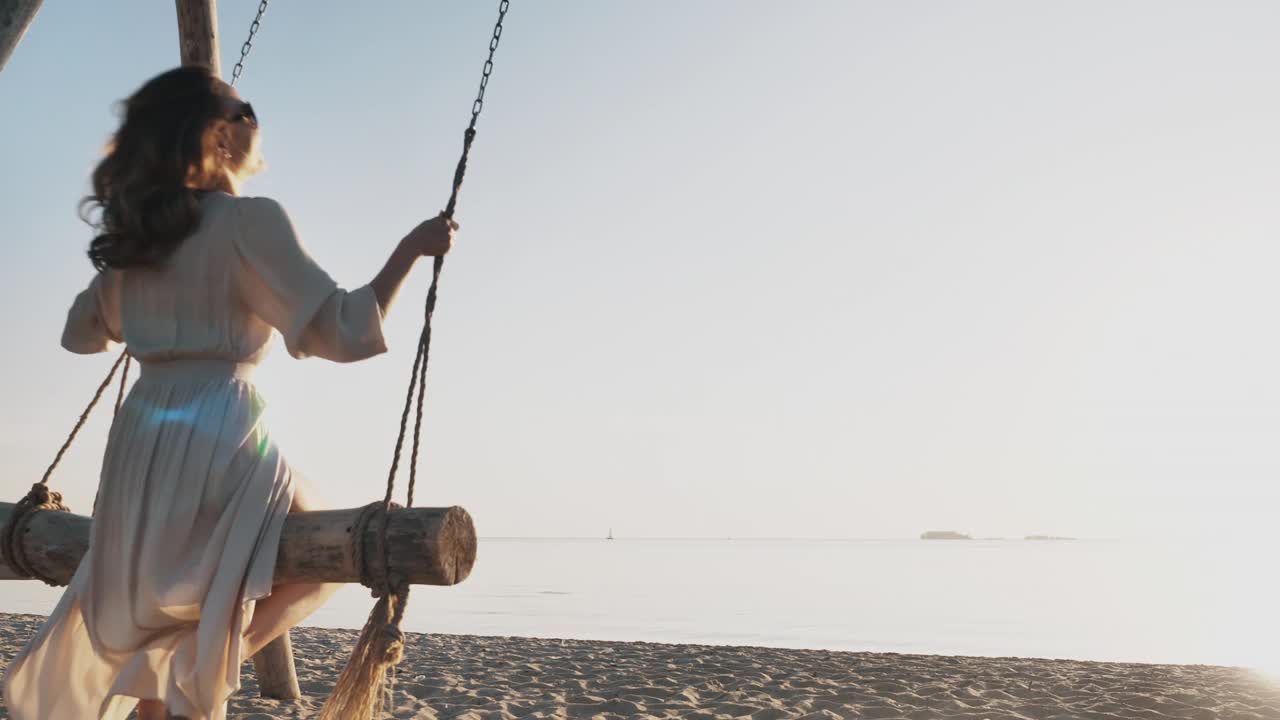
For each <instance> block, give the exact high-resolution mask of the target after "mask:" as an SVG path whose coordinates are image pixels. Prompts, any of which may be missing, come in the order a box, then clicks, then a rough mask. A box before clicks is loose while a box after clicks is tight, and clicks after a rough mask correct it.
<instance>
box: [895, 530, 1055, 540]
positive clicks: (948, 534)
mask: <svg viewBox="0 0 1280 720" xmlns="http://www.w3.org/2000/svg"><path fill="white" fill-rule="evenodd" d="M920 539H921V540H972V539H973V536H972V535H969V534H967V533H962V532H957V531H955V530H929V531H927V532H923V533H920ZM979 539H981V540H1000V541H1006V540H1013V541H1014V542H1017V540H1016V539H1013V538H1001V537H984V538H979ZM1022 539H1023V540H1024V541H1030V542H1069V541H1073V540H1077V539H1078V538H1073V537H1066V536H1064V535H1026V536H1024V537H1023V538H1022Z"/></svg>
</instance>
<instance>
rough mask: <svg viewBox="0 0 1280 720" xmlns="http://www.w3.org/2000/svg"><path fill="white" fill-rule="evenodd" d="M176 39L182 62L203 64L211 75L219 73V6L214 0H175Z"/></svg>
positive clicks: (220, 73) (220, 60)
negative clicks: (176, 8) (176, 16)
mask: <svg viewBox="0 0 1280 720" xmlns="http://www.w3.org/2000/svg"><path fill="white" fill-rule="evenodd" d="M176 2H177V4H178V42H179V44H180V49H181V52H182V64H183V65H204V66H205V67H207V68H209V69H210V70H213V74H214V75H218V76H221V75H222V58H221V55H220V54H219V53H218V9H217V2H216V0H176Z"/></svg>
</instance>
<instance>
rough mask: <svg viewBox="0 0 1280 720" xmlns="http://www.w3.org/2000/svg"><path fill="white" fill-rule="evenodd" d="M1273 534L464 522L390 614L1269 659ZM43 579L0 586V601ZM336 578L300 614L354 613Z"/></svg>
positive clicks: (430, 622)
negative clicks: (733, 530)
mask: <svg viewBox="0 0 1280 720" xmlns="http://www.w3.org/2000/svg"><path fill="white" fill-rule="evenodd" d="M1274 556H1275V553H1274V548H1273V547H1267V548H1263V547H1259V546H1257V545H1236V546H1233V545H1229V544H1216V545H1215V544H1195V543H1187V542H1181V543H1164V542H1158V541H1154V540H1152V541H1144V542H1127V541H1115V540H1077V541H1024V540H992V541H984V540H972V541H943V540H934V541H925V540H763V539H699V540H688V539H672V540H637V539H617V540H611V541H610V540H603V539H600V540H595V539H590V540H584V539H516V538H513V539H481V541H480V549H479V555H478V560H477V562H476V566H475V569H474V571H473V572H472V575H471V577H470V578H468V579H467V580H466V581H465V582H463V583H462V584H460V585H458V586H455V587H426V586H418V587H415V588H414V590H413V592H412V595H411V597H410V601H409V608H408V611H407V614H406V619H405V623H404V626H405V629H407V630H412V631H417V632H438V633H449V634H473V635H500V636H501V635H515V636H534V637H563V638H580V639H591V640H622V641H649V642H673V643H697V644H714V645H762V646H773V647H795V648H819V649H832V650H853V651H883V652H902V653H925V654H946V655H980V656H1025V657H1051V658H1072V659H1081V660H1106V661H1134V662H1155V663H1178V664H1224V665H1243V666H1250V667H1258V668H1263V669H1266V670H1280V619H1278V616H1280V613H1278V612H1277V609H1276V604H1277V602H1280V592H1277V589H1280V582H1277V580H1276V571H1275V562H1274ZM60 592H61V590H60V589H56V588H48V587H45V586H44V585H42V584H40V583H38V582H5V583H3V584H2V585H0V611H3V612H25V613H39V614H47V613H48V612H49V610H51V609H52V607H53V604H54V603H55V602H56V600H57V598H58V595H59V593H60ZM372 603H373V600H372V599H371V598H370V597H369V592H368V591H367V590H366V589H364V588H362V587H360V586H358V585H356V586H351V587H348V588H346V589H344V590H342V591H341V592H339V593H338V594H337V595H335V596H334V598H333V599H332V600H331V601H330V603H329V604H328V605H326V606H325V607H324V608H322V609H321V610H320V611H318V612H317V613H316V614H315V615H313V616H312V617H311V618H310V619H309V620H308V621H307V622H306V623H304V624H307V625H315V626H320V627H359V626H360V625H361V624H362V623H363V622H364V618H365V616H366V614H367V613H368V611H369V609H370V607H372Z"/></svg>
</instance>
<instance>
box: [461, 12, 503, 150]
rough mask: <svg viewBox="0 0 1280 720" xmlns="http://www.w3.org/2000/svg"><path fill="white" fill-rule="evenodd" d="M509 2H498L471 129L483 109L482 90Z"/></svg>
mask: <svg viewBox="0 0 1280 720" xmlns="http://www.w3.org/2000/svg"><path fill="white" fill-rule="evenodd" d="M510 4H511V0H502V2H500V3H499V4H498V23H497V24H496V25H494V26H493V38H492V39H490V40H489V57H488V58H486V59H485V61H484V72H483V73H482V74H481V75H480V92H479V94H477V95H476V101H475V102H474V103H472V105H471V126H470V127H471V129H472V130H474V129H475V127H476V120H478V119H479V118H480V111H481V110H483V109H484V91H485V88H487V87H489V74H490V73H492V72H493V54H494V53H495V52H497V51H498V42H499V41H500V40H502V19H503V18H505V17H506V16H507V6H509V5H510Z"/></svg>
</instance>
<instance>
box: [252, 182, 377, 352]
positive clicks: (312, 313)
mask: <svg viewBox="0 0 1280 720" xmlns="http://www.w3.org/2000/svg"><path fill="white" fill-rule="evenodd" d="M236 212H237V213H238V215H239V217H238V218H237V222H238V225H239V232H238V233H237V234H236V238H235V250H236V256H237V257H236V259H235V262H236V267H235V268H234V269H233V274H234V277H235V285H236V290H237V292H238V293H239V295H240V297H241V299H242V300H243V301H244V303H245V304H246V305H247V306H248V308H249V309H250V310H251V311H252V312H253V313H254V314H256V315H258V317H261V318H262V319H263V320H264V321H266V322H267V324H269V325H271V326H272V327H274V328H276V329H277V330H279V331H280V334H281V335H283V336H284V343H285V347H286V348H287V349H288V351H289V354H290V355H292V356H293V357H295V358H304V357H308V356H312V355H314V356H316V357H322V358H325V359H326V360H333V361H334V362H353V361H356V360H363V359H365V358H368V357H372V356H374V355H378V354H380V353H383V352H386V350H387V346H386V342H385V341H384V339H383V336H382V308H380V307H379V306H378V299H377V297H376V296H375V295H374V293H373V288H372V287H370V286H368V285H364V286H362V287H360V288H358V289H356V290H352V291H347V290H343V289H342V288H340V287H338V284H337V283H336V282H334V280H333V278H332V277H330V276H329V273H327V272H325V271H324V269H323V268H321V267H320V265H319V264H317V263H316V261H315V260H314V259H313V258H312V257H311V255H310V254H309V253H308V252H307V250H306V248H304V247H303V246H302V243H301V242H300V241H299V240H298V235H297V233H296V232H294V229H293V223H292V222H290V221H289V216H288V215H287V214H286V213H285V211H284V208H283V207H281V206H280V204H279V203H277V202H276V201H274V200H269V199H267V198H241V199H238V200H237V201H236Z"/></svg>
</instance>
